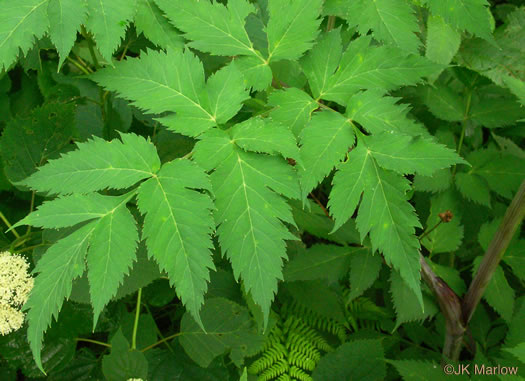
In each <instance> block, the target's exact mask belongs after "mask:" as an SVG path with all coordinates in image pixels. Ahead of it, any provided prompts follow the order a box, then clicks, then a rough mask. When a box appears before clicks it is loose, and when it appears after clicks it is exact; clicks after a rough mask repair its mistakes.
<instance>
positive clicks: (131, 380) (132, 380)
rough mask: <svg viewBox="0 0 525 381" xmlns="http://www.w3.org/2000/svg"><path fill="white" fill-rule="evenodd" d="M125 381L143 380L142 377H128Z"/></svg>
mask: <svg viewBox="0 0 525 381" xmlns="http://www.w3.org/2000/svg"><path fill="white" fill-rule="evenodd" d="M127 381H143V380H142V378H128V380H127Z"/></svg>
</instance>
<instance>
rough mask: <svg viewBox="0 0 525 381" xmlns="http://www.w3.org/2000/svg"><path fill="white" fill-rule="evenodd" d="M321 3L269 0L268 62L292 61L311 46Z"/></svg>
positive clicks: (317, 1)
mask: <svg viewBox="0 0 525 381" xmlns="http://www.w3.org/2000/svg"><path fill="white" fill-rule="evenodd" d="M321 5H322V1H321V0H297V1H292V0H269V1H268V13H269V14H270V20H269V21H268V26H267V27H266V33H267V35H268V61H270V60H271V61H278V60H282V59H289V60H295V59H297V58H299V57H300V56H301V55H302V54H303V53H304V52H305V51H307V50H308V49H309V48H310V47H311V46H312V45H313V42H314V40H315V38H316V37H317V34H318V33H319V31H318V27H319V24H320V23H321V18H319V14H320V12H321Z"/></svg>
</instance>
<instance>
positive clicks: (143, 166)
mask: <svg viewBox="0 0 525 381" xmlns="http://www.w3.org/2000/svg"><path fill="white" fill-rule="evenodd" d="M121 139H122V141H120V140H118V139H114V140H112V141H111V142H108V141H105V140H103V139H100V138H97V137H95V136H94V137H93V139H92V140H88V141H87V142H85V143H77V146H78V150H75V151H72V152H69V153H67V154H65V155H62V157H61V158H60V159H56V160H50V161H49V163H48V164H46V165H44V166H43V167H40V168H39V169H38V171H37V172H36V173H34V174H33V175H31V176H30V177H28V178H27V179H25V180H23V181H21V182H20V184H22V185H27V186H29V187H30V188H32V189H34V190H37V191H40V192H48V193H51V194H68V193H73V192H78V193H88V192H93V191H98V190H102V189H106V188H112V189H122V188H127V187H130V186H132V185H133V184H135V183H136V182H137V181H140V180H142V179H145V178H148V177H150V176H152V175H153V174H154V173H155V172H156V171H158V169H159V168H160V159H159V157H158V155H157V151H156V150H155V147H154V146H153V144H151V143H150V142H148V141H146V139H144V138H143V137H141V136H137V135H135V134H122V135H121Z"/></svg>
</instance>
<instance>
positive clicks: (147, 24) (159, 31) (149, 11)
mask: <svg viewBox="0 0 525 381" xmlns="http://www.w3.org/2000/svg"><path fill="white" fill-rule="evenodd" d="M134 24H135V27H136V28H137V32H138V33H141V32H142V34H144V36H146V37H147V38H148V40H150V41H151V42H153V43H154V44H155V45H158V46H160V47H161V48H163V49H168V48H182V47H183V45H184V40H183V39H182V36H181V35H180V33H179V32H178V31H177V30H176V29H175V28H174V27H173V25H171V24H170V23H169V21H168V19H167V18H166V16H164V14H163V13H162V11H161V10H160V9H159V7H158V6H157V5H156V4H155V2H154V1H153V0H137V13H136V15H135V19H134Z"/></svg>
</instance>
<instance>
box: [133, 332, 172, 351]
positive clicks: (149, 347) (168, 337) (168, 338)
mask: <svg viewBox="0 0 525 381" xmlns="http://www.w3.org/2000/svg"><path fill="white" fill-rule="evenodd" d="M180 335H182V332H178V333H174V334H173V335H170V336H166V337H165V338H163V339H162V340H159V341H157V342H156V343H153V344H151V345H149V346H147V347H146V348H144V349H142V350H141V352H146V351H149V350H150V349H152V348H155V347H156V346H158V345H160V344H162V343H164V342H166V341H168V340H171V339H174V338H176V337H177V336H180Z"/></svg>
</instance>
